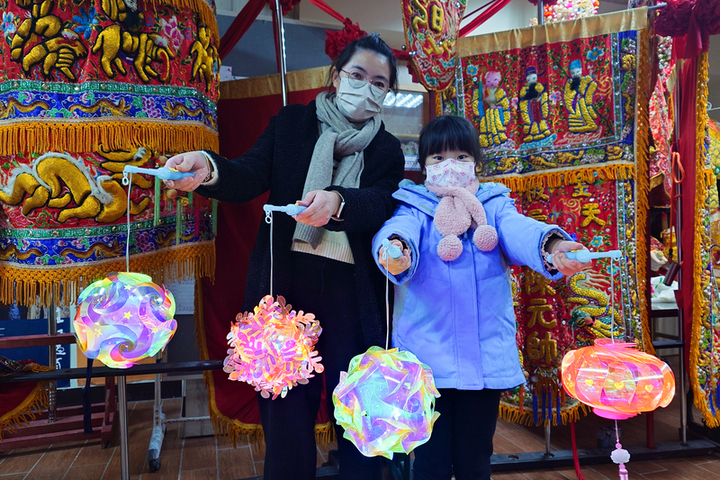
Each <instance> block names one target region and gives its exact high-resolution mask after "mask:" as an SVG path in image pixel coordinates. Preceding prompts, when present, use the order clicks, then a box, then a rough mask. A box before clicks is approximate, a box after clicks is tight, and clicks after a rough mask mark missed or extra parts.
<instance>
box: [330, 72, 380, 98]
mask: <svg viewBox="0 0 720 480" xmlns="http://www.w3.org/2000/svg"><path fill="white" fill-rule="evenodd" d="M340 71H341V72H345V73H346V74H347V79H348V84H349V85H350V86H351V87H353V88H362V87H364V86H365V84H366V83H369V84H370V90H371V91H372V93H373V95H375V96H376V97H379V96H380V95H383V94H385V93H387V91H388V90H389V89H390V85H388V84H387V82H385V81H383V80H373V81H370V80H368V78H367V75H365V73H363V72H361V71H359V70H351V71H349V72H348V71H347V70H342V69H341V70H340Z"/></svg>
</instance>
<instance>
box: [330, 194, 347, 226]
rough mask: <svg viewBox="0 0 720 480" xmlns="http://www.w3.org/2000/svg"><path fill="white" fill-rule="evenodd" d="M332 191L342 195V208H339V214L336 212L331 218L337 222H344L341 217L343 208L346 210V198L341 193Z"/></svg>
mask: <svg viewBox="0 0 720 480" xmlns="http://www.w3.org/2000/svg"><path fill="white" fill-rule="evenodd" d="M331 191H332V192H335V193H337V194H338V195H340V206H339V207H338V209H337V212H335V215H333V216H331V217H330V218H332V219H333V220H335V221H338V222H340V221H342V218H340V216H341V215H342V211H343V208H345V197H343V196H342V194H341V193H340V192H338V191H337V190H331Z"/></svg>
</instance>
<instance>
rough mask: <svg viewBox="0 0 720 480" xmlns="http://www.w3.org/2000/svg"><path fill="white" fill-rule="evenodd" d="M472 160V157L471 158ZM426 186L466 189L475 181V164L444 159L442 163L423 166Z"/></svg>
mask: <svg viewBox="0 0 720 480" xmlns="http://www.w3.org/2000/svg"><path fill="white" fill-rule="evenodd" d="M471 158H472V157H471ZM425 174H426V179H425V183H426V184H428V185H435V186H437V187H467V186H468V185H470V184H471V183H472V182H473V180H475V178H476V177H475V162H474V161H465V162H463V161H460V160H456V159H454V158H446V159H445V160H443V161H442V162H439V163H436V164H433V165H425Z"/></svg>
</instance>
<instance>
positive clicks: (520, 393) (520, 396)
mask: <svg viewBox="0 0 720 480" xmlns="http://www.w3.org/2000/svg"><path fill="white" fill-rule="evenodd" d="M524 406H525V386H524V385H520V390H519V391H518V410H519V411H520V415H522V413H523V407H524Z"/></svg>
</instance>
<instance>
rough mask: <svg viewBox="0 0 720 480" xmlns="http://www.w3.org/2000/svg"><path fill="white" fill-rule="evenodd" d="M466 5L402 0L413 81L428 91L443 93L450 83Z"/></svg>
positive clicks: (457, 0)
mask: <svg viewBox="0 0 720 480" xmlns="http://www.w3.org/2000/svg"><path fill="white" fill-rule="evenodd" d="M466 4H467V0H403V1H402V12H403V24H404V26H405V43H406V45H407V47H408V50H409V51H410V52H411V54H410V55H411V56H410V67H411V69H412V73H413V78H414V79H415V81H418V82H419V83H422V84H423V86H424V87H425V88H427V89H428V90H445V89H446V88H447V87H448V86H449V85H451V84H452V82H453V79H454V77H455V67H456V65H457V52H456V48H457V40H458V37H459V33H460V21H461V20H462V17H463V14H464V13H465V6H466Z"/></svg>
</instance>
